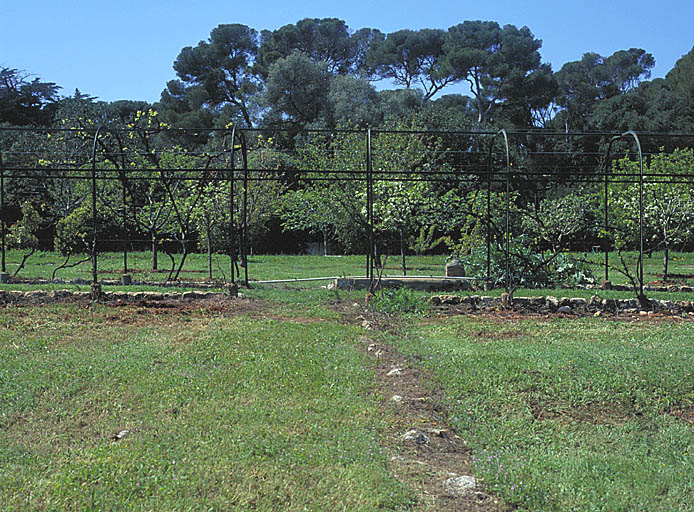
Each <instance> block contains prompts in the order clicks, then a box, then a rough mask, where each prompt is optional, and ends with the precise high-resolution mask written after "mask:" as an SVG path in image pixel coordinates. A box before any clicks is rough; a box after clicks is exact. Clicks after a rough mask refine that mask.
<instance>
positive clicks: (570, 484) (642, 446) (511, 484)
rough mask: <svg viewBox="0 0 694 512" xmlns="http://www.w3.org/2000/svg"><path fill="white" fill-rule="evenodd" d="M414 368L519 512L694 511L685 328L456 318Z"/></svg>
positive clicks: (482, 473) (414, 342)
mask: <svg viewBox="0 0 694 512" xmlns="http://www.w3.org/2000/svg"><path fill="white" fill-rule="evenodd" d="M391 342H392V343H394V344H395V345H396V346H398V347H399V348H400V349H401V350H402V351H403V352H404V353H405V354H406V355H407V356H409V357H411V358H415V359H417V360H421V361H424V362H425V363H424V364H425V366H426V367H427V368H428V369H429V370H430V372H431V375H432V376H433V378H434V380H435V382H436V383H437V384H438V385H440V386H441V387H442V388H443V389H444V390H445V393H446V395H447V398H448V402H449V404H450V406H451V408H452V425H453V427H454V428H455V429H456V431H457V432H458V434H459V435H461V436H463V437H464V438H465V439H466V440H467V442H468V445H469V446H470V447H471V448H472V449H473V451H474V456H475V463H474V464H475V468H476V476H478V477H479V478H482V479H483V480H484V482H485V484H486V485H487V486H488V488H489V489H490V490H493V491H495V492H497V493H499V494H500V495H501V496H502V497H503V498H504V499H505V500H506V501H507V502H508V503H512V504H515V505H516V506H518V507H519V508H520V509H522V510H535V511H548V510H553V511H554V510H556V511H568V510H575V511H589V510H610V511H616V510H622V511H634V510H643V511H652V510H659V511H663V510H672V511H680V510H694V478H693V477H692V475H694V426H693V423H694V370H693V368H694V324H692V323H689V322H688V323H670V322H663V323H658V324H654V323H639V322H636V323H627V322H624V321H619V322H617V321H606V320H601V319H593V318H588V319H573V320H566V319H563V320H560V319H539V320H538V319H527V318H526V319H522V318H521V319H518V318H516V319H513V318H508V319H504V318H494V317H487V318H470V317H455V318H448V319H444V320H435V321H433V320H429V321H419V322H410V326H409V328H408V330H407V335H405V336H402V335H399V336H397V337H392V339H391Z"/></svg>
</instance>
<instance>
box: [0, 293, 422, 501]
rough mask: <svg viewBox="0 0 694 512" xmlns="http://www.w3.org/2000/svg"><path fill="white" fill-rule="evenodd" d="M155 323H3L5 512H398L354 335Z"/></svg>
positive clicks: (168, 316) (18, 317)
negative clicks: (119, 436) (120, 436)
mask: <svg viewBox="0 0 694 512" xmlns="http://www.w3.org/2000/svg"><path fill="white" fill-rule="evenodd" d="M154 313H155V312H152V311H147V312H145V313H144V314H143V312H138V310H137V308H121V309H117V308H108V307H100V306H97V307H90V308H79V307H77V306H70V305H60V306H50V307H37V308H31V309H29V308H25V309H23V308H13V307H6V308H4V309H2V310H0V489H2V501H3V510H18V511H19V510H22V511H24V510H232V509H233V510H249V509H253V510H333V509H337V508H338V507H339V509H340V510H342V509H343V507H344V508H345V509H346V510H376V509H386V510H402V509H404V508H406V507H407V504H408V503H409V502H410V499H411V496H410V493H409V492H408V490H407V489H406V488H405V487H404V486H403V485H402V484H400V483H399V482H398V481H397V479H395V477H394V476H393V475H391V474H389V472H388V471H387V464H386V463H387V458H386V455H385V454H384V453H383V450H382V448H381V446H380V445H379V432H380V430H381V428H382V424H383V421H384V420H383V418H382V417H381V416H380V415H379V413H378V410H377V407H375V401H374V399H373V398H372V397H371V396H370V394H369V390H370V386H369V382H370V377H369V370H368V369H367V367H366V364H365V361H364V357H365V356H364V355H363V354H361V353H360V352H359V351H358V350H357V347H356V343H355V338H356V337H358V336H359V333H360V329H358V328H352V327H345V326H343V325H338V324H336V323H330V322H325V321H320V318H315V317H314V318H309V319H308V320H311V321H308V320H307V321H303V322H298V321H282V320H277V319H273V320H269V319H251V318H248V317H244V316H237V317H234V318H225V317H224V316H223V315H222V314H221V313H213V312H210V311H205V310H201V311H198V312H196V311H195V310H187V311H182V312H180V311H179V312H170V313H166V312H163V313H162V312H160V313H158V314H154ZM123 430H127V431H129V435H128V436H127V437H125V438H124V439H122V440H115V439H114V436H115V435H116V434H117V433H118V432H121V431H123Z"/></svg>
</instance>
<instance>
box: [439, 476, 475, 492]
mask: <svg viewBox="0 0 694 512" xmlns="http://www.w3.org/2000/svg"><path fill="white" fill-rule="evenodd" d="M443 487H444V488H445V489H446V491H448V492H449V493H450V494H452V495H454V496H466V495H468V494H471V493H472V492H473V491H474V490H475V488H476V487H477V480H476V479H475V478H473V477H471V476H467V475H463V476H457V477H455V478H449V479H448V480H446V481H445V482H444V483H443Z"/></svg>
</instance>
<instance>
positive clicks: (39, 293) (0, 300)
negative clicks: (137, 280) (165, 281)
mask: <svg viewBox="0 0 694 512" xmlns="http://www.w3.org/2000/svg"><path fill="white" fill-rule="evenodd" d="M229 297H230V295H229V294H225V293H220V292H196V291H190V292H182V293H179V292H171V293H158V292H101V294H100V296H99V300H100V301H103V302H118V301H120V302H132V303H138V302H142V301H145V302H162V301H197V300H222V299H225V298H229ZM90 299H91V292H88V291H85V292H74V291H71V290H54V291H50V292H46V291H43V290H33V291H29V292H22V291H17V290H11V291H6V290H0V304H48V303H51V302H72V301H74V302H78V301H89V300H90Z"/></svg>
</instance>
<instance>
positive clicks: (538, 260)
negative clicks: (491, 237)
mask: <svg viewBox="0 0 694 512" xmlns="http://www.w3.org/2000/svg"><path fill="white" fill-rule="evenodd" d="M526 242H527V240H526V238H525V237H517V238H514V239H513V241H512V243H511V248H510V251H509V252H510V266H511V278H512V280H513V283H514V285H515V286H518V287H523V288H552V287H557V286H568V287H572V286H576V285H579V284H587V283H593V282H594V277H593V272H592V270H591V269H590V268H589V266H588V265H587V264H586V263H584V262H582V261H580V260H578V259H576V258H574V257H572V256H571V255H570V254H568V253H559V254H554V253H552V252H551V251H540V250H538V248H537V246H533V245H532V244H528V243H526ZM458 259H460V261H461V262H462V263H463V265H464V266H465V269H466V271H467V274H468V275H469V276H470V277H476V278H478V279H485V278H486V277H487V248H486V247H484V246H478V247H476V248H475V249H473V250H472V251H471V252H470V254H468V255H465V256H462V257H458ZM489 279H490V282H491V284H492V285H493V286H494V287H497V286H503V285H504V284H505V282H506V254H505V252H504V251H503V250H501V249H499V248H493V249H492V251H491V263H490V275H489Z"/></svg>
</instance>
